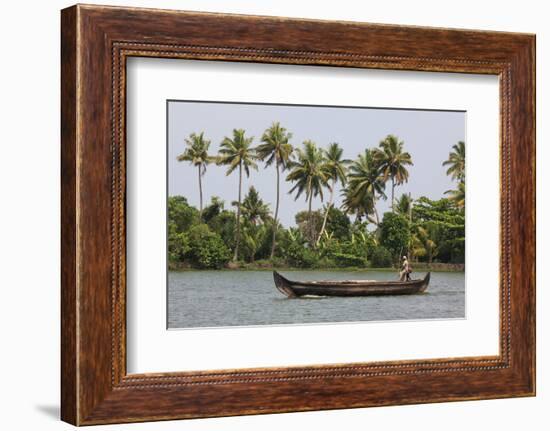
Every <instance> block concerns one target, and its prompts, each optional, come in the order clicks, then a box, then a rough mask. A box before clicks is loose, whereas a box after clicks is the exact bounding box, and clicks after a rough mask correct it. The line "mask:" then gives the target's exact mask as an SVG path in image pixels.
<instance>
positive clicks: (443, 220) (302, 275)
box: [167, 100, 466, 329]
mask: <svg viewBox="0 0 550 431" xmlns="http://www.w3.org/2000/svg"><path fill="white" fill-rule="evenodd" d="M465 135H466V112H464V111H456V110H455V111H453V110H448V111H446V110H430V109H425V110H424V109H403V108H399V109H394V108H376V107H357V106H320V105H290V104H268V103H240V102H239V103H236V102H226V101H186V100H168V101H167V146H168V148H167V183H168V197H167V217H168V223H167V298H168V300H167V307H168V313H167V316H168V317H167V320H168V322H167V327H168V329H183V328H215V327H234V326H261V325H288V324H315V323H339V322H368V321H399V320H422V319H457V318H458V319H463V318H465V299H466V298H465V295H466V289H465V241H466V238H465V236H466V235H465V201H466V198H465V193H466V189H465V183H466V163H465V161H466V156H465V147H466V144H465Z"/></svg>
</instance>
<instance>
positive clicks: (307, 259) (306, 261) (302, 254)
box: [285, 243, 317, 268]
mask: <svg viewBox="0 0 550 431" xmlns="http://www.w3.org/2000/svg"><path fill="white" fill-rule="evenodd" d="M285 259H286V261H287V263H288V264H289V265H290V266H292V267H295V268H311V267H312V266H313V265H315V263H316V261H317V256H316V254H315V253H314V252H313V251H311V250H310V249H308V248H305V247H304V246H302V245H300V244H296V243H291V244H289V245H288V247H287V249H286V250H285Z"/></svg>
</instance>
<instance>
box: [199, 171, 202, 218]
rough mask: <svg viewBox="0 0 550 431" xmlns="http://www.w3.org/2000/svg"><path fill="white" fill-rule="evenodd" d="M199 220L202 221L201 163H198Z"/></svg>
mask: <svg viewBox="0 0 550 431" xmlns="http://www.w3.org/2000/svg"><path fill="white" fill-rule="evenodd" d="M199 199H200V202H199V220H201V221H202V175H201V165H199Z"/></svg>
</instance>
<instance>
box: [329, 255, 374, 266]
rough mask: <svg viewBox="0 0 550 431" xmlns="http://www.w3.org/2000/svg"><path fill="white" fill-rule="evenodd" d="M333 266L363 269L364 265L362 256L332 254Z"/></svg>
mask: <svg viewBox="0 0 550 431" xmlns="http://www.w3.org/2000/svg"><path fill="white" fill-rule="evenodd" d="M331 258H332V260H333V261H334V264H335V265H336V266H337V267H339V268H346V267H350V266H354V267H364V266H365V264H366V261H365V258H364V257H363V256H357V255H355V254H349V253H333V254H332V256H331Z"/></svg>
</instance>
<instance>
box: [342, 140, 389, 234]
mask: <svg viewBox="0 0 550 431" xmlns="http://www.w3.org/2000/svg"><path fill="white" fill-rule="evenodd" d="M348 170H349V172H348V179H347V181H348V182H347V186H346V188H345V189H344V190H343V195H344V202H343V209H344V211H346V212H347V213H355V214H356V215H357V217H358V218H359V219H361V217H363V216H366V217H367V218H369V220H370V221H371V222H374V223H375V224H376V225H379V224H380V218H379V217H378V211H377V210H376V200H377V199H378V197H382V198H384V199H386V194H385V192H384V189H385V183H384V180H383V178H382V176H381V175H380V170H379V167H378V164H377V162H376V160H375V159H374V150H369V149H366V150H365V152H364V153H363V154H359V155H358V157H357V159H356V160H354V161H353V162H352V164H351V165H350V167H349V169H348ZM373 214H374V216H375V219H374V220H373V219H372V218H371V217H370V216H371V215H373Z"/></svg>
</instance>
